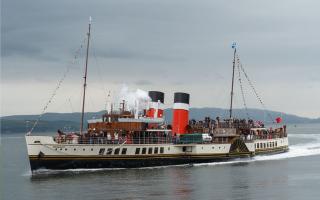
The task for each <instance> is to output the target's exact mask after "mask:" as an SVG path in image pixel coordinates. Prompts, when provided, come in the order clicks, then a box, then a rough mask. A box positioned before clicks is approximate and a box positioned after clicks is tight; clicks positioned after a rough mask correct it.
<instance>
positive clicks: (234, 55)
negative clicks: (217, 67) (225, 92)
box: [229, 42, 237, 119]
mask: <svg viewBox="0 0 320 200" xmlns="http://www.w3.org/2000/svg"><path fill="white" fill-rule="evenodd" d="M232 48H233V49H234V52H233V66H232V84H231V94H230V96H231V98H230V110H229V113H230V115H229V117H230V119H231V118H232V103H233V85H234V69H235V66H236V52H237V48H236V43H235V42H234V43H233V44H232Z"/></svg>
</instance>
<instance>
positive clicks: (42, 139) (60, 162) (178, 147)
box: [26, 136, 288, 171]
mask: <svg viewBox="0 0 320 200" xmlns="http://www.w3.org/2000/svg"><path fill="white" fill-rule="evenodd" d="M26 141H27V149H28V155H29V160H30V166H31V170H32V171H35V170H38V169H53V170H64V169H97V168H142V167H155V166H168V165H185V164H196V163H211V162H223V161H228V160H233V159H237V158H245V157H246V158H248V157H253V156H255V155H259V154H274V153H282V152H285V151H287V150H288V139H287V138H277V139H266V140H256V141H248V142H245V141H243V140H240V139H237V140H234V141H232V142H231V143H218V144H216V143H201V144H172V143H171V144H72V143H70V144H58V143H56V142H54V141H53V139H52V137H49V136H26ZM258 143H259V144H258ZM262 144H263V145H262ZM271 144H277V145H276V146H274V145H271ZM258 147H263V148H258Z"/></svg>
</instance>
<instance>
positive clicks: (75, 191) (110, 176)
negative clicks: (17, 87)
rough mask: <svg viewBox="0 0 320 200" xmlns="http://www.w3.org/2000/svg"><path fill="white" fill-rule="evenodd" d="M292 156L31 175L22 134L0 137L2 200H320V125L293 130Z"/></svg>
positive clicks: (48, 172) (282, 155)
mask: <svg viewBox="0 0 320 200" xmlns="http://www.w3.org/2000/svg"><path fill="white" fill-rule="evenodd" d="M289 132H290V143H291V145H290V152H288V153H284V154H279V155H272V156H259V157H256V158H253V159H246V160H237V161H230V162H225V163H218V164H217V163H208V164H199V165H195V166H172V167H161V168H147V169H127V170H126V169H122V170H69V171H64V172H57V171H43V172H40V173H39V174H37V175H33V176H31V173H30V168H29V163H28V159H27V154H26V145H25V141H24V137H23V135H22V134H10V135H2V138H1V190H0V191H1V193H0V195H1V196H0V199H3V200H7V199H10V200H13V199H27V200H29V199H45V200H51V199H52V200H53V199H54V200H56V199H299V200H300V199H317V200H318V199H320V124H313V125H298V126H297V127H294V126H289Z"/></svg>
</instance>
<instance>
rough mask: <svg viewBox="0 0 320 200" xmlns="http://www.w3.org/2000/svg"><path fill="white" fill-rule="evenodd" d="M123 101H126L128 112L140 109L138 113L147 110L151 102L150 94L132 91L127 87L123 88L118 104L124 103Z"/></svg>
mask: <svg viewBox="0 0 320 200" xmlns="http://www.w3.org/2000/svg"><path fill="white" fill-rule="evenodd" d="M123 100H124V101H125V104H126V109H127V110H136V109H137V108H138V111H142V110H143V109H146V108H147V106H148V103H149V102H150V101H151V99H150V97H149V95H148V92H146V91H144V90H141V89H136V91H130V90H129V88H128V86H127V85H123V86H122V88H121V90H120V93H119V101H118V103H119V104H120V103H122V102H123Z"/></svg>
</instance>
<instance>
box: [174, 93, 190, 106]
mask: <svg viewBox="0 0 320 200" xmlns="http://www.w3.org/2000/svg"><path fill="white" fill-rule="evenodd" d="M189 101H190V94H187V93H183V92H176V93H174V103H185V104H189Z"/></svg>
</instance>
